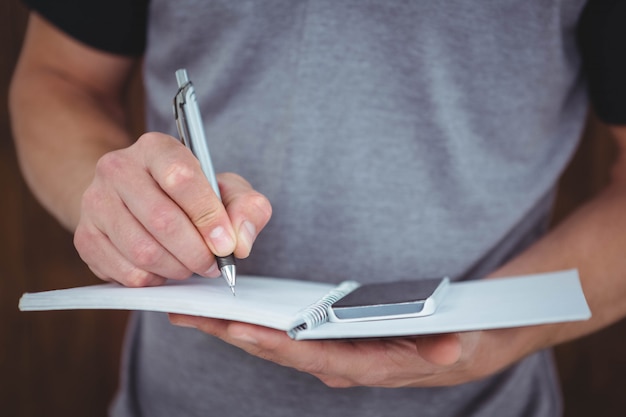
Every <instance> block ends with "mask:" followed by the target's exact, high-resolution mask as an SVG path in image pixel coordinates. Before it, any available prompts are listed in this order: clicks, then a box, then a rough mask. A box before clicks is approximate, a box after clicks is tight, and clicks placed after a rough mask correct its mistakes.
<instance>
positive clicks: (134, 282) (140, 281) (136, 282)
mask: <svg viewBox="0 0 626 417" xmlns="http://www.w3.org/2000/svg"><path fill="white" fill-rule="evenodd" d="M125 278H126V279H125V280H124V285H125V286H127V287H134V288H137V287H146V286H149V285H150V284H152V282H153V281H154V276H153V274H152V273H150V272H148V271H145V270H142V269H140V268H133V269H132V270H131V271H130V272H129V273H128V274H127V275H126V277H125Z"/></svg>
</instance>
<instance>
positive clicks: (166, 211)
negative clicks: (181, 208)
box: [146, 204, 178, 235]
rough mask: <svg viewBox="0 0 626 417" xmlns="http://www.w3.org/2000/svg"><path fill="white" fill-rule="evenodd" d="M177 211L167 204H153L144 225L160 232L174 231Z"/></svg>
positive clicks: (168, 232)
mask: <svg viewBox="0 0 626 417" xmlns="http://www.w3.org/2000/svg"><path fill="white" fill-rule="evenodd" d="M177 220H178V213H177V212H176V211H174V210H172V209H171V208H170V207H168V206H167V205H161V204H155V205H153V206H152V207H151V208H150V209H149V211H148V215H147V219H146V226H147V227H148V229H149V230H151V231H153V232H155V233H157V234H160V235H168V234H170V233H172V232H174V230H175V228H176V227H177V223H178V222H177Z"/></svg>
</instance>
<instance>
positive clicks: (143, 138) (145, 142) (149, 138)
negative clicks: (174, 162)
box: [136, 132, 162, 146]
mask: <svg viewBox="0 0 626 417" xmlns="http://www.w3.org/2000/svg"><path fill="white" fill-rule="evenodd" d="M161 136H162V134H161V133H158V132H145V133H143V134H141V135H140V136H139V138H137V141H136V144H137V145H138V146H153V145H154V143H155V142H156V141H157V140H159V139H161Z"/></svg>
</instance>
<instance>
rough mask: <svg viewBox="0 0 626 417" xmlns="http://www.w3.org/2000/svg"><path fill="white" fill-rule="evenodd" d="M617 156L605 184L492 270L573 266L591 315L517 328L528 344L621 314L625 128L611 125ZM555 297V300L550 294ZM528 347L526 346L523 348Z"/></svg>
mask: <svg viewBox="0 0 626 417" xmlns="http://www.w3.org/2000/svg"><path fill="white" fill-rule="evenodd" d="M614 133H615V136H616V138H617V139H618V142H619V143H620V144H621V149H622V156H621V157H620V159H618V161H617V162H616V164H615V166H614V168H613V171H612V177H611V182H610V184H609V185H608V186H607V187H606V188H605V189H604V190H603V191H602V192H601V193H600V194H598V195H597V196H596V197H595V198H594V199H593V200H591V201H590V202H588V203H587V204H585V205H584V206H582V207H580V208H579V209H578V210H577V211H575V212H574V213H573V214H572V215H571V216H569V217H568V218H567V219H566V220H565V221H563V222H562V223H561V224H559V225H558V226H557V227H555V228H554V229H553V230H552V231H551V232H550V233H549V234H547V235H546V236H545V237H544V238H543V239H541V240H540V241H539V242H538V243H536V244H535V245H533V246H532V247H530V248H529V249H528V250H527V251H525V252H524V253H522V254H521V255H520V256H518V257H517V258H515V259H513V260H512V261H511V262H509V263H508V264H506V265H504V266H503V267H502V268H500V269H499V270H497V271H495V273H494V274H493V276H506V275H518V274H525V273H534V272H545V271H551V270H559V269H567V268H577V269H578V271H579V273H580V277H581V282H582V286H583V290H584V293H585V296H586V298H587V301H588V303H589V305H590V308H591V310H592V314H593V317H592V318H591V319H590V320H588V321H584V322H574V323H566V324H558V325H551V326H539V327H533V328H525V329H521V330H520V333H521V334H520V337H522V338H523V339H526V344H527V348H528V349H530V350H534V349H538V348H542V347H547V346H553V345H555V344H558V343H561V342H564V341H568V340H571V339H574V338H577V337H580V336H583V335H585V334H588V333H591V332H593V331H596V330H599V329H601V328H603V327H605V326H607V325H609V324H611V323H613V322H615V321H618V320H620V319H621V318H623V317H624V316H625V315H626V303H625V302H624V300H625V299H626V256H625V255H624V248H626V216H624V213H626V175H625V172H626V168H625V166H626V161H624V159H625V158H624V156H623V153H624V151H623V149H624V143H626V128H615V129H614ZM555 302H559V300H555ZM526 353H528V352H526Z"/></svg>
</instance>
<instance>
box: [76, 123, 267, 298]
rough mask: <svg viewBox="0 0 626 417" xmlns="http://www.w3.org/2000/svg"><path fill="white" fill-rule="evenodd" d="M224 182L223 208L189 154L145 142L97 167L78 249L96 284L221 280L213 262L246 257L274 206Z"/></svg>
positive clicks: (165, 139)
mask: <svg viewBox="0 0 626 417" xmlns="http://www.w3.org/2000/svg"><path fill="white" fill-rule="evenodd" d="M221 182H222V183H223V186H224V190H223V191H222V195H223V196H225V197H226V199H225V203H224V204H223V203H222V202H221V201H220V199H219V198H218V197H217V195H216V194H215V192H214V191H213V189H212V188H211V185H210V183H209V181H208V180H207V179H206V177H205V176H204V174H203V172H202V170H201V168H200V165H199V163H198V161H197V159H195V157H194V156H193V155H192V154H191V152H190V151H189V150H188V149H186V148H185V147H184V146H183V145H181V144H180V143H179V142H178V141H177V140H176V139H174V138H172V137H171V136H168V135H164V134H159V133H151V134H145V135H143V136H142V137H141V138H140V139H139V140H138V141H137V142H136V143H135V144H134V145H133V146H131V147H129V148H126V149H123V150H119V151H115V152H111V153H108V154H106V155H105V156H103V157H102V158H101V159H100V161H99V162H98V165H97V167H96V174H95V177H94V180H93V182H92V184H91V185H90V186H89V188H88V189H87V191H86V192H85V193H84V195H83V201H82V209H81V210H82V211H81V219H80V222H79V224H78V227H77V229H76V232H75V238H74V241H75V245H76V248H77V250H78V252H79V254H80V256H81V257H82V258H83V260H84V261H85V262H86V263H87V264H88V265H89V267H90V268H91V269H92V270H93V271H94V273H95V274H96V275H97V276H99V277H100V278H102V279H107V280H115V281H118V282H120V283H122V284H124V285H129V286H144V285H155V284H158V283H160V282H163V280H164V278H174V279H183V278H186V277H188V276H189V275H191V273H197V274H200V275H203V276H213V277H215V276H219V270H218V269H217V265H216V263H215V259H214V256H213V254H214V253H215V254H217V255H220V256H226V255H229V254H231V253H233V252H234V253H235V255H236V256H239V257H243V256H247V255H248V254H249V252H250V248H251V246H252V243H253V242H254V240H255V239H256V235H257V234H258V232H259V231H260V230H261V229H262V228H263V227H264V226H265V224H266V223H267V221H268V220H269V216H270V215H271V207H270V205H269V202H268V201H267V199H266V198H265V197H263V196H262V195H261V194H259V193H258V192H256V191H254V190H253V189H252V187H251V186H250V184H248V183H247V182H246V181H245V180H243V179H242V178H241V177H239V176H237V175H234V174H229V175H224V176H223V178H222V179H221ZM225 205H226V206H227V207H225Z"/></svg>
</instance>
